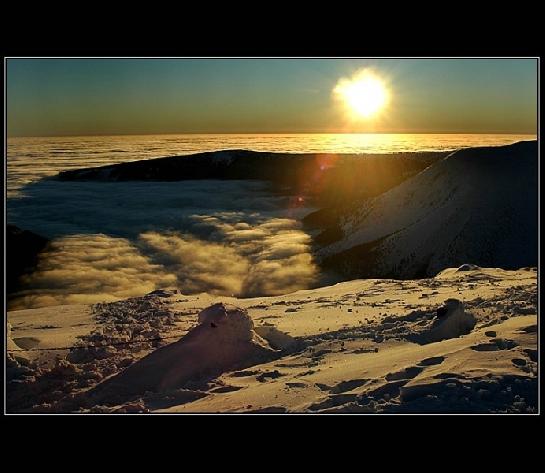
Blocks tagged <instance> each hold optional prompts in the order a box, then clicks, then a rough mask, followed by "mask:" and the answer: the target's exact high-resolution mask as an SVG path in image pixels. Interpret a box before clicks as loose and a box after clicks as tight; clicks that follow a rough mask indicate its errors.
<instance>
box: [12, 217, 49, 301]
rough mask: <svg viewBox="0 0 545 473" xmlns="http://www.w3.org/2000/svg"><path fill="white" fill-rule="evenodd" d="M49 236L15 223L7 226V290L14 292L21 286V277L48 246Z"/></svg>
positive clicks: (33, 265)
mask: <svg viewBox="0 0 545 473" xmlns="http://www.w3.org/2000/svg"><path fill="white" fill-rule="evenodd" d="M47 243H48V240H47V238H44V237H42V236H40V235H37V234H35V233H33V232H31V231H28V230H22V229H20V228H19V227H17V226H15V225H7V227H6V260H7V261H6V263H7V264H6V266H7V267H6V290H7V293H8V294H9V293H12V292H14V291H16V290H17V288H18V287H19V282H18V281H19V278H20V277H21V276H22V275H23V274H25V273H27V272H29V271H31V270H32V269H33V268H34V267H35V266H36V263H37V261H38V254H39V253H40V252H41V251H42V250H43V249H44V248H45V247H46V245H47Z"/></svg>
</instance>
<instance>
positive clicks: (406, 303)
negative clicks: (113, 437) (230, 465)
mask: <svg viewBox="0 0 545 473" xmlns="http://www.w3.org/2000/svg"><path fill="white" fill-rule="evenodd" d="M286 309H295V310H294V311H289V312H288V311H287V310H286ZM78 314H79V315H78ZM536 314H537V274H536V270H535V269H532V268H526V269H522V270H518V271H507V270H502V269H497V268H478V267H470V269H469V270H467V271H464V270H462V271H460V270H459V268H449V269H448V270H445V271H443V272H442V273H441V274H440V275H438V276H437V277H435V278H430V279H420V280H393V279H368V280H354V281H349V282H345V283H340V284H335V285H334V286H328V287H322V288H319V289H313V290H304V291H297V292H294V293H292V294H287V295H282V296H274V297H260V298H253V299H236V298H231V297H227V298H226V297H218V296H214V295H209V294H199V295H184V294H180V293H179V292H178V291H164V292H156V293H155V294H150V295H148V296H144V297H140V298H133V299H128V300H125V301H119V302H115V303H108V304H98V305H95V306H58V307H56V308H50V307H48V308H41V309H31V310H24V311H12V312H9V313H8V321H9V323H10V324H11V337H10V338H9V339H8V347H11V349H18V350H19V351H17V352H10V353H9V356H8V364H7V368H8V385H7V394H8V398H7V399H8V404H7V406H8V411H9V412H117V413H123V412H125V413H138V412H140V413H142V412H150V413H153V412H308V413H320V412H361V413H377V412H525V413H527V412H536V411H537V373H538V371H537V315H536ZM45 316H47V317H49V320H48V325H52V326H54V327H56V328H46V327H47V325H44V324H43V321H44V317H45ZM78 317H79V319H78ZM74 320H80V321H83V320H85V321H86V324H85V325H81V326H78V325H79V324H78V323H76V324H74V322H73V321H74ZM80 323H81V322H80ZM212 324H214V326H212ZM74 325H76V327H73V326H74ZM72 330H75V331H76V333H77V334H78V337H79V338H77V337H74V336H73V335H72V334H71V331H72ZM63 337H64V338H65V340H64V342H63V340H62V338H63ZM29 338H32V339H34V342H33V343H34V347H38V348H39V347H53V346H57V347H58V346H59V345H60V344H63V343H64V345H63V346H69V345H71V344H74V343H76V344H77V342H76V340H80V341H81V344H82V345H84V346H91V348H86V349H85V350H84V352H85V353H86V354H87V355H89V356H88V357H87V358H82V359H79V360H77V359H74V358H71V357H70V354H71V353H72V354H73V353H75V352H76V351H77V349H72V350H65V351H53V352H50V351H30V352H27V351H22V347H21V346H20V345H19V344H18V343H17V342H19V343H21V340H26V339H29ZM158 339H160V340H158ZM104 344H106V345H107V346H104ZM15 347H18V348H15ZM80 350H81V349H80ZM70 359H72V361H70Z"/></svg>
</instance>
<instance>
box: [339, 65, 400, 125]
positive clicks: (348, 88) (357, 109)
mask: <svg viewBox="0 0 545 473" xmlns="http://www.w3.org/2000/svg"><path fill="white" fill-rule="evenodd" d="M333 94H334V95H335V96H336V97H337V98H339V99H340V100H341V101H342V102H343V103H344V104H345V105H346V106H347V108H348V109H349V110H350V113H351V114H352V116H353V117H354V118H366V119H369V118H372V117H374V116H376V115H378V114H379V113H380V112H381V111H382V110H383V109H384V108H385V107H386V105H387V104H388V102H389V100H390V93H389V92H388V88H387V87H386V84H385V82H384V80H383V79H381V78H380V76H378V75H377V74H376V73H375V72H373V71H372V70H370V69H362V70H360V71H358V72H356V73H355V74H354V75H353V76H352V77H350V78H346V77H343V78H341V79H339V81H338V82H337V85H336V86H335V88H334V89H333Z"/></svg>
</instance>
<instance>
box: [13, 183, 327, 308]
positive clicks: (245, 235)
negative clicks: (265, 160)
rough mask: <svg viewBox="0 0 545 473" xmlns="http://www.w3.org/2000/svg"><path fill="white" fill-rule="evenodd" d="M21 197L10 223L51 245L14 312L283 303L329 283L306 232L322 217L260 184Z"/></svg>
mask: <svg viewBox="0 0 545 473" xmlns="http://www.w3.org/2000/svg"><path fill="white" fill-rule="evenodd" d="M20 194H21V195H20V196H18V197H17V198H14V199H10V200H9V201H8V219H9V221H10V223H14V224H15V225H18V226H19V227H21V228H24V229H28V230H31V231H33V232H35V233H38V234H40V235H43V236H45V237H48V238H50V239H51V243H50V245H49V247H48V249H47V250H46V251H45V252H44V253H43V254H42V255H41V256H40V259H39V262H38V266H37V269H36V270H35V271H34V272H33V273H32V274H29V275H26V276H24V278H23V280H22V283H23V288H22V290H21V291H19V292H18V293H17V294H15V295H14V297H13V298H12V300H11V301H10V304H9V307H10V309H21V308H31V307H42V306H46V305H59V304H78V303H82V304H87V303H94V302H99V301H108V300H117V299H121V298H126V297H133V296H140V295H143V294H146V293H148V292H150V291H152V290H154V289H159V288H178V289H180V290H181V291H182V293H186V294H190V293H199V292H209V293H213V294H218V295H235V296H240V297H251V296H258V295H274V294H281V293H287V292H292V291H295V290H299V289H304V288H308V287H311V286H313V285H315V284H316V283H317V282H318V280H319V279H320V275H319V271H318V268H317V267H316V265H315V264H314V262H313V259H312V256H311V253H310V245H311V238H310V236H309V235H308V234H307V233H305V232H304V231H303V229H302V227H301V223H300V221H301V218H302V216H304V215H305V214H307V213H308V212H310V211H311V210H313V209H311V208H307V207H305V206H304V205H303V206H302V205H301V203H300V202H299V201H300V199H294V198H293V197H290V196H287V195H279V194H275V193H273V192H272V191H271V190H270V189H269V188H268V187H267V184H265V183H263V182H260V181H205V180H202V181H181V182H125V183H114V182H61V181H57V180H55V179H44V180H40V181H36V182H34V183H31V184H29V185H28V186H26V187H25V188H24V189H23V191H22V192H21V193H20ZM294 202H297V205H294Z"/></svg>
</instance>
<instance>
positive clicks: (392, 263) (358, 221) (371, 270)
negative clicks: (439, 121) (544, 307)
mask: <svg viewBox="0 0 545 473" xmlns="http://www.w3.org/2000/svg"><path fill="white" fill-rule="evenodd" d="M537 198H538V195H537V142H535V141H526V142H519V143H516V144H513V145H509V146H502V147H483V148H471V149H463V150H459V151H456V152H454V153H452V154H450V155H449V156H447V157H446V158H444V159H442V160H441V161H439V162H437V163H435V164H433V165H431V166H430V167H428V168H427V169H425V170H424V171H422V172H420V173H419V174H417V175H416V176H414V177H412V178H411V179H408V180H407V181H405V182H403V183H402V184H401V185H399V186H397V187H395V188H393V189H391V190H390V191H388V192H386V193H384V194H382V195H380V196H378V197H376V198H374V199H370V200H368V201H366V202H365V203H364V205H363V206H362V207H360V208H359V209H358V211H357V212H356V213H354V214H352V215H349V216H347V217H345V218H344V220H343V225H342V229H343V233H344V237H343V238H342V239H341V240H339V241H337V242H335V243H333V244H331V245H329V246H326V247H324V248H322V249H321V250H320V251H319V252H318V255H319V257H320V258H321V259H322V260H323V261H324V262H326V263H327V262H329V263H332V264H335V265H336V266H337V267H340V268H341V269H342V270H344V271H345V272H346V273H349V274H351V275H357V276H371V277H401V278H410V277H421V276H430V275H434V274H436V273H437V272H439V271H441V270H442V269H444V268H446V267H452V266H459V265H460V264H463V263H465V262H471V263H474V264H478V265H480V266H488V267H503V268H518V267H523V266H532V265H534V266H535V265H536V264H537V236H538V235H537Z"/></svg>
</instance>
